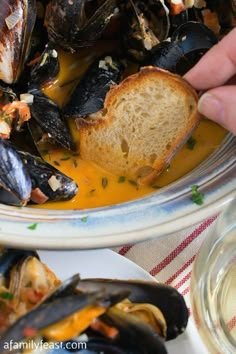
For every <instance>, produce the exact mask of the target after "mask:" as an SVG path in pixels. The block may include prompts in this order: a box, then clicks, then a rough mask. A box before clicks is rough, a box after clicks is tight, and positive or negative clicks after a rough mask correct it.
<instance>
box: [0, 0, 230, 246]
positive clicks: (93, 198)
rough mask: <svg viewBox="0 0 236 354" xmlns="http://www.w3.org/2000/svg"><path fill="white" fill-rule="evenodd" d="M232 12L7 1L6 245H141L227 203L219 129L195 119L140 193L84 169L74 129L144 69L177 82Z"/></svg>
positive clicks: (3, 45)
mask: <svg viewBox="0 0 236 354" xmlns="http://www.w3.org/2000/svg"><path fill="white" fill-rule="evenodd" d="M202 6H203V5H202ZM234 10H235V9H234V5H233V3H232V2H231V1H226V2H224V4H223V3H221V2H216V3H214V4H213V3H212V2H211V1H206V4H205V5H204V7H200V8H199V6H198V5H197V4H195V5H193V4H192V3H191V4H190V3H189V5H188V4H186V2H180V3H179V5H178V6H177V5H176V3H175V2H172V1H146V2H144V1H131V0H130V1H122V0H117V1H115V0H104V1H86V0H82V1H74V2H73V3H71V4H69V3H68V2H67V1H65V0H42V1H37V2H36V1H35V0H15V1H10V0H7V1H5V2H4V4H3V11H2V12H1V15H0V18H1V21H0V33H1V39H0V49H1V50H0V161H1V163H0V171H1V173H0V186H1V187H0V202H1V204H0V223H1V231H0V237H1V242H2V243H3V244H8V245H14V246H17V247H22V246H24V247H28V248H54V249H55V248H59V249H61V248H94V247H106V246H113V245H118V244H124V243H128V242H137V241H142V240H145V239H149V238H152V237H158V236H161V235H162V236H163V235H166V234H169V233H172V232H175V231H178V230H180V229H183V228H184V227H188V226H190V225H193V224H196V223H197V222H199V221H201V220H202V219H204V218H206V217H210V216H212V215H214V214H216V213H217V212H219V211H220V210H221V209H222V207H223V205H224V204H225V203H226V202H228V201H229V200H230V199H232V195H233V193H234V191H235V186H234V180H235V176H236V167H235V166H236V165H235V153H234V151H235V145H236V142H235V138H234V137H233V136H232V135H231V134H229V133H227V132H226V131H225V129H223V128H222V127H220V126H218V125H216V124H214V123H212V122H209V121H208V120H206V119H204V118H202V120H201V122H200V124H199V126H198V127H197V128H196V130H195V131H194V132H193V134H192V135H191V136H190V137H189V139H188V140H187V141H186V142H185V143H184V145H183V146H182V148H181V149H180V150H179V152H178V153H177V154H176V156H175V157H174V158H173V159H172V160H171V161H170V163H169V164H168V165H167V166H166V170H165V171H163V172H162V173H161V174H160V176H158V178H157V179H156V180H155V182H154V183H152V184H151V185H142V184H139V183H137V181H136V180H132V179H130V178H129V176H126V175H123V174H121V175H119V176H116V175H113V174H112V173H111V172H109V171H107V170H104V169H103V168H101V167H100V166H98V165H97V164H96V161H86V160H83V159H81V157H80V149H79V147H80V131H79V129H80V128H79V124H78V121H79V120H81V118H82V119H83V120H85V121H86V119H89V120H91V119H95V115H97V113H98V112H100V113H101V116H102V114H103V113H104V111H103V105H104V100H105V97H106V95H107V93H108V92H109V90H111V89H112V87H113V86H114V85H119V84H120V83H121V82H122V81H123V80H124V79H125V78H128V77H129V76H130V75H132V74H134V73H137V72H138V71H139V70H140V68H142V67H143V66H154V67H158V68H161V69H164V70H168V71H170V72H172V73H174V74H177V75H180V76H182V75H183V74H185V73H186V72H187V71H188V70H189V69H190V68H191V67H192V66H194V65H195V63H196V62H197V61H198V60H199V59H200V58H201V57H202V56H203V55H204V53H206V51H207V50H209V49H210V48H211V47H212V46H214V45H215V44H216V43H217V42H218V41H219V40H220V39H221V38H222V36H223V35H224V34H225V33H227V32H228V31H229V30H230V29H231V28H232V27H233V26H234V25H235V16H234V14H235V11H234ZM222 11H224V14H225V17H224V20H223V19H222ZM226 15H227V16H226ZM124 124H125V123H124ZM157 138H158V136H157ZM123 145H124V146H123V148H124V151H125V149H126V148H127V147H126V146H125V142H123ZM167 145H168V144H167ZM125 153H127V151H125ZM196 195H197V197H196Z"/></svg>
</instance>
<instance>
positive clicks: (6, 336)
mask: <svg viewBox="0 0 236 354" xmlns="http://www.w3.org/2000/svg"><path fill="white" fill-rule="evenodd" d="M77 280H78V279H77V276H75V277H72V278H70V280H69V281H66V282H65V283H64V284H62V285H61V286H60V287H59V288H58V289H56V291H55V292H54V293H53V294H51V295H50V296H49V297H48V298H46V299H45V301H43V302H42V303H41V304H39V305H37V306H36V307H35V308H34V309H32V310H31V311H29V312H28V313H26V314H25V315H24V316H22V317H20V318H19V319H18V320H17V321H16V322H15V323H14V324H13V325H12V326H11V327H10V328H8V329H7V330H6V331H5V332H4V333H3V335H2V336H1V338H0V352H1V354H7V353H9V348H7V349H6V346H4V343H6V342H9V341H11V340H13V341H14V342H20V341H22V340H27V328H31V329H34V332H35V334H37V333H38V332H39V331H41V332H40V333H42V334H43V336H45V337H46V338H47V334H48V330H49V331H50V329H49V328H50V326H51V325H53V324H57V323H58V322H60V321H61V320H64V319H66V318H67V317H68V316H70V315H73V314H75V313H77V312H79V311H82V313H81V318H80V321H82V322H83V320H85V323H86V325H87V315H86V313H85V318H84V317H83V316H84V310H85V309H87V311H88V312H89V311H90V308H91V311H92V312H91V315H90V318H91V321H92V320H93V318H96V316H97V312H96V310H95V311H93V306H95V308H96V309H100V310H99V312H100V313H104V312H105V311H106V310H107V308H109V307H110V306H112V305H114V304H116V303H117V302H120V301H122V300H123V299H124V298H126V297H127V296H128V294H129V293H128V292H127V291H123V292H119V293H118V292H117V293H113V294H109V293H108V292H105V291H103V290H99V291H95V292H90V293H80V292H76V293H73V292H72V293H71V294H69V293H67V292H69V290H70V288H71V286H72V287H73V286H74V285H75V283H76V282H77ZM62 295H63V296H62ZM93 316H94V317H93ZM88 325H89V323H88ZM78 334H79V333H78ZM49 336H50V334H49ZM68 339H71V338H68Z"/></svg>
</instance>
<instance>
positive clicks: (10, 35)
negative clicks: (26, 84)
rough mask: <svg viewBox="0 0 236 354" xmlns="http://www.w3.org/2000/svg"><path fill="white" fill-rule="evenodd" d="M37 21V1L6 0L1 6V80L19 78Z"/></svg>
mask: <svg viewBox="0 0 236 354" xmlns="http://www.w3.org/2000/svg"><path fill="white" fill-rule="evenodd" d="M35 19H36V1H35V0H4V1H2V2H1V5H0V79H1V80H3V81H4V82H6V83H8V84H12V83H14V82H16V81H17V79H18V78H19V76H20V74H21V72H22V69H23V66H24V63H25V61H26V59H27V55H28V52H29V47H30V37H31V34H32V31H33V27H34V24H35Z"/></svg>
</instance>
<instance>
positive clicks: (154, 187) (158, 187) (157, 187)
mask: <svg viewBox="0 0 236 354" xmlns="http://www.w3.org/2000/svg"><path fill="white" fill-rule="evenodd" d="M152 188H153V189H160V188H161V187H160V186H157V185H154V186H152Z"/></svg>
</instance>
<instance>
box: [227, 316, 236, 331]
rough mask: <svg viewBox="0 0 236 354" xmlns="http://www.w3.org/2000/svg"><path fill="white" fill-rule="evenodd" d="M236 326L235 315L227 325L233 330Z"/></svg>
mask: <svg viewBox="0 0 236 354" xmlns="http://www.w3.org/2000/svg"><path fill="white" fill-rule="evenodd" d="M235 326H236V316H234V317H233V318H232V319H231V320H230V321H229V322H228V323H227V327H228V329H229V331H232V329H233V328H234V327H235Z"/></svg>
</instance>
